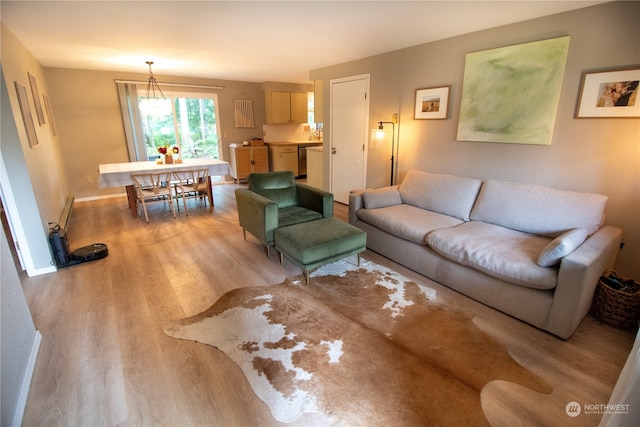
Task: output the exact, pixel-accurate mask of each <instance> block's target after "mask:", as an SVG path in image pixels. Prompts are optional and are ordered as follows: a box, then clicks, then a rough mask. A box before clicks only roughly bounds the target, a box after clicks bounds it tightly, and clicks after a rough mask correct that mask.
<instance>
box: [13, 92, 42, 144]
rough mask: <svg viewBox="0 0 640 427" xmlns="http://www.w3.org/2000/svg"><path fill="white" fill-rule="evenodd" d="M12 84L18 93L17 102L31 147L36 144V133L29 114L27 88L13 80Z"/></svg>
mask: <svg viewBox="0 0 640 427" xmlns="http://www.w3.org/2000/svg"><path fill="white" fill-rule="evenodd" d="M14 84H15V86H16V92H17V94H18V103H19V104H20V111H21V112H22V120H23V121H24V128H25V129H26V131H27V139H28V140H29V147H31V148H33V147H35V146H36V145H38V135H37V134H36V127H35V125H34V124H33V116H32V115H31V108H30V107H29V98H28V95H27V88H26V87H24V86H23V85H21V84H20V83H18V82H14Z"/></svg>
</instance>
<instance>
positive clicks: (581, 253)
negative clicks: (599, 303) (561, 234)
mask: <svg viewBox="0 0 640 427" xmlns="http://www.w3.org/2000/svg"><path fill="white" fill-rule="evenodd" d="M621 241H622V229H620V228H618V227H614V226H611V225H605V226H603V227H602V228H600V229H599V230H598V231H596V232H595V233H594V234H592V235H591V236H590V237H589V238H588V239H587V240H585V242H584V243H583V244H582V245H580V246H579V247H578V248H577V249H576V250H575V251H573V252H572V253H570V254H569V255H567V256H566V257H564V258H563V259H562V261H561V263H560V271H559V272H558V284H557V286H556V288H555V290H554V295H553V303H552V304H551V310H550V312H549V317H548V319H547V327H546V329H547V330H548V331H550V332H552V333H554V334H555V335H558V336H560V337H562V338H568V337H570V336H571V334H572V333H573V332H574V331H575V330H576V329H577V327H578V325H579V324H580V322H581V321H582V319H584V317H585V316H586V315H587V313H588V312H589V310H590V309H591V302H592V300H593V294H594V292H595V288H596V285H597V284H598V280H599V279H600V276H602V273H603V272H604V271H605V270H607V269H610V268H612V267H613V264H614V262H615V259H616V256H617V254H618V251H619V249H620V242H621Z"/></svg>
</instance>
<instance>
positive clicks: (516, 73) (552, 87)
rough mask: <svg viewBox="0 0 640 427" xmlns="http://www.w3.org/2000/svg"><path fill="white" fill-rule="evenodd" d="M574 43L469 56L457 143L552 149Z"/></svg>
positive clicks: (534, 45) (536, 43) (566, 40)
mask: <svg viewBox="0 0 640 427" xmlns="http://www.w3.org/2000/svg"><path fill="white" fill-rule="evenodd" d="M569 42H570V37H569V36H564V37H558V38H554V39H548V40H541V41H534V42H530V43H522V44H518V45H513V46H505V47H499V48H495V49H489V50H483V51H479V52H471V53H468V54H467V55H466V58H465V65H464V80H463V85H462V97H461V102H460V119H459V121H458V135H457V139H458V141H477V142H496V143H504V144H536V145H551V142H552V140H553V131H554V127H555V121H556V115H557V111H558V104H559V103H560V92H561V90H562V78H563V76H564V70H565V65H566V61H567V54H568V52H569Z"/></svg>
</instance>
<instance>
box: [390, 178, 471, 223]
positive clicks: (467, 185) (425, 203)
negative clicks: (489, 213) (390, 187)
mask: <svg viewBox="0 0 640 427" xmlns="http://www.w3.org/2000/svg"><path fill="white" fill-rule="evenodd" d="M481 184H482V181H480V180H478V179H472V178H462V177H457V176H451V175H443V174H435V173H429V172H421V171H417V170H411V171H409V172H408V173H407V175H406V177H405V178H404V181H402V184H401V185H400V188H399V191H400V196H401V197H402V202H403V203H407V204H409V205H413V206H416V207H419V208H422V209H426V210H429V211H433V212H438V213H441V214H444V215H449V216H453V217H456V218H460V219H462V220H465V221H468V220H469V212H471V208H472V207H473V203H474V202H475V200H476V197H477V195H478V191H479V189H480V185H481Z"/></svg>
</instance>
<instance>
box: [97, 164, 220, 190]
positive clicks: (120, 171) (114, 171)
mask: <svg viewBox="0 0 640 427" xmlns="http://www.w3.org/2000/svg"><path fill="white" fill-rule="evenodd" d="M203 168H208V169H209V176H224V175H229V173H230V168H229V163H228V162H225V161H222V160H218V159H184V160H183V161H182V163H169V164H165V163H162V164H160V165H159V164H157V163H156V162H155V161H148V162H127V163H108V164H104V165H100V167H99V169H98V172H99V175H98V185H99V186H100V188H106V187H122V186H127V185H133V181H132V180H131V174H139V173H146V172H173V171H183V170H190V169H203Z"/></svg>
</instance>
